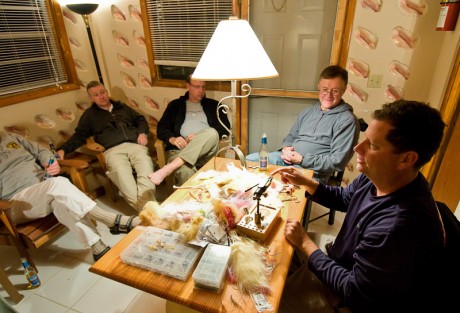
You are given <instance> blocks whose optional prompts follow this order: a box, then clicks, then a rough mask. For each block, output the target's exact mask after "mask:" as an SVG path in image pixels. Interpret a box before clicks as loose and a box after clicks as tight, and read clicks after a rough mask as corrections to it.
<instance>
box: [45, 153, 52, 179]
mask: <svg viewBox="0 0 460 313" xmlns="http://www.w3.org/2000/svg"><path fill="white" fill-rule="evenodd" d="M53 163H54V159H53V158H51V159H50V160H49V162H48V167H49V166H50V165H51V164H53ZM50 177H53V176H52V175H50V174H49V173H48V171H47V169H46V168H45V174H44V175H43V180H47V179H48V178H50Z"/></svg>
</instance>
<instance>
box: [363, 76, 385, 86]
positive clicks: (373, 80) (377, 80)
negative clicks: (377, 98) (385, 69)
mask: <svg viewBox="0 0 460 313" xmlns="http://www.w3.org/2000/svg"><path fill="white" fill-rule="evenodd" d="M382 80H383V75H382V74H373V75H369V78H368V80H367V88H380V87H381V86H382Z"/></svg>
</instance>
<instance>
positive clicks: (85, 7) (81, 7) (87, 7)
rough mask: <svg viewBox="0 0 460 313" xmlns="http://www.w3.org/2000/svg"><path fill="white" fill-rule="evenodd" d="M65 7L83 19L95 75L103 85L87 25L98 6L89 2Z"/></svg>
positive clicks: (71, 3)
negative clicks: (95, 71)
mask: <svg viewBox="0 0 460 313" xmlns="http://www.w3.org/2000/svg"><path fill="white" fill-rule="evenodd" d="M66 6H67V7H68V8H69V10H71V11H73V12H75V13H77V14H80V15H81V16H82V17H83V21H84V22H85V26H86V32H87V33H88V38H89V44H90V46H91V52H92V53H93V58H94V63H95V64H96V70H97V75H98V77H99V81H100V82H101V83H102V84H103V83H104V82H103V81H102V74H101V68H100V67H99V61H98V59H97V54H96V48H95V47H94V40H93V35H92V33H91V28H90V25H89V21H90V16H89V15H90V14H91V13H93V12H94V11H96V9H97V7H98V6H99V4H98V3H94V2H90V1H82V2H80V1H68V4H66Z"/></svg>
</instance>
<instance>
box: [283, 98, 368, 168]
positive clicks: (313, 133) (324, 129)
mask: <svg viewBox="0 0 460 313" xmlns="http://www.w3.org/2000/svg"><path fill="white" fill-rule="evenodd" d="M358 138H359V123H358V120H357V118H356V116H355V115H354V114H353V108H352V107H351V106H350V105H349V104H348V103H345V102H344V101H343V100H342V103H341V104H339V105H338V106H336V107H335V108H333V109H331V110H329V111H321V103H320V102H318V103H317V104H315V105H313V106H311V107H308V108H306V109H305V110H303V111H302V112H300V114H299V116H298V117H297V120H296V121H295V123H294V125H293V126H292V128H291V130H290V132H289V134H288V135H287V136H286V137H285V138H284V140H283V147H285V146H292V147H294V149H295V151H297V152H298V153H300V154H301V155H303V160H302V164H301V166H302V167H303V168H309V169H312V170H314V171H317V172H325V173H332V172H334V171H337V170H344V169H345V166H346V165H347V163H348V162H349V161H350V159H351V157H352V156H353V147H354V146H355V145H356V144H357V142H358Z"/></svg>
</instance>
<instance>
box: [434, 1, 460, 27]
mask: <svg viewBox="0 0 460 313" xmlns="http://www.w3.org/2000/svg"><path fill="white" fill-rule="evenodd" d="M459 11H460V1H443V2H441V13H440V14H439V19H438V23H437V25H436V30H441V31H453V30H455V25H456V24H457V18H458V13H459Z"/></svg>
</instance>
